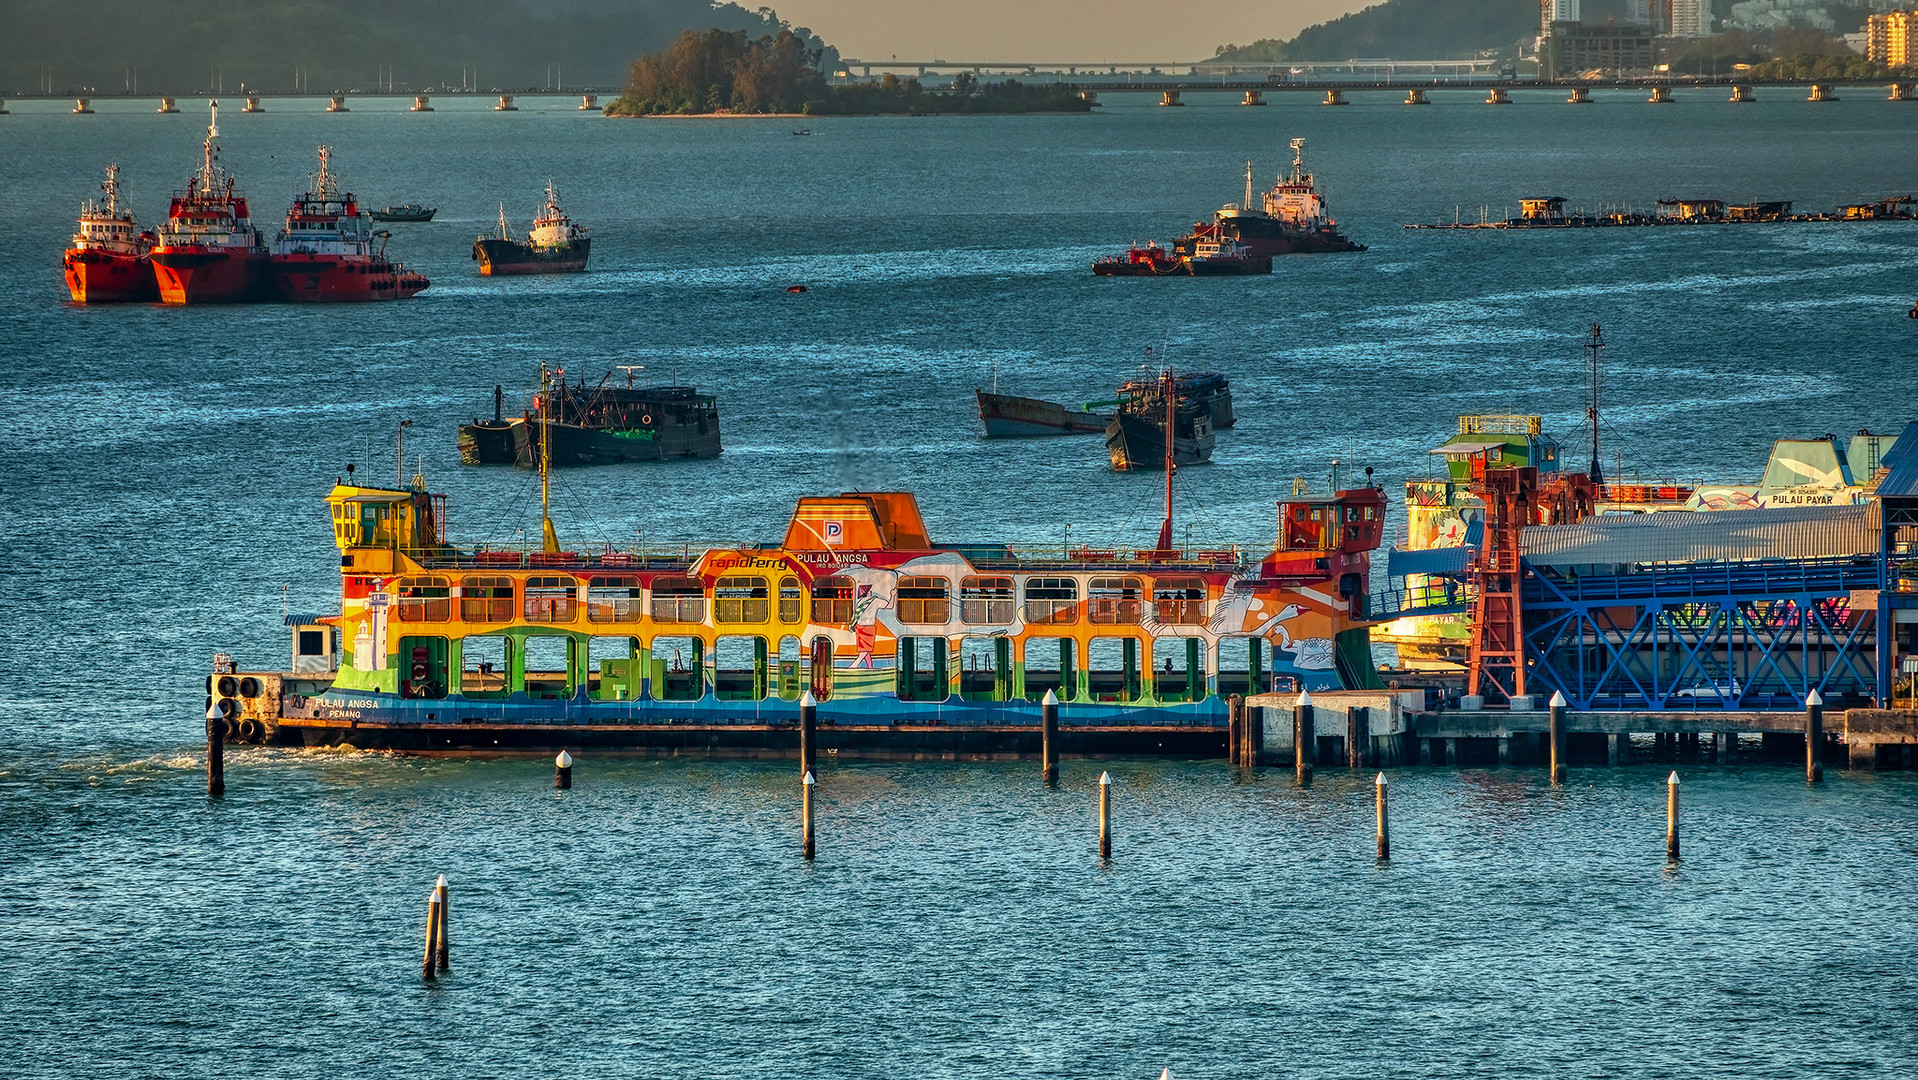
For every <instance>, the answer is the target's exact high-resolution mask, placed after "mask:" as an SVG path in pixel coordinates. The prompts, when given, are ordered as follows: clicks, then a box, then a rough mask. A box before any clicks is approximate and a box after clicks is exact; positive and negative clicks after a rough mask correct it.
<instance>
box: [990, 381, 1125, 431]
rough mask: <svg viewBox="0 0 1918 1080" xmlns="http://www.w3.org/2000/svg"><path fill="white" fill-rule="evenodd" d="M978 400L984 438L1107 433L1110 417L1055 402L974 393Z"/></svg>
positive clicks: (1089, 407)
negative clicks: (983, 426)
mask: <svg viewBox="0 0 1918 1080" xmlns="http://www.w3.org/2000/svg"><path fill="white" fill-rule="evenodd" d="M973 393H974V394H976V395H977V396H978V399H979V422H980V423H982V424H984V425H985V426H986V438H988V439H1006V438H1018V437H1022V436H1027V435H1096V434H1098V433H1100V432H1102V431H1104V430H1105V429H1106V423H1107V422H1108V421H1110V420H1111V419H1112V414H1111V413H1101V412H1093V411H1092V407H1091V406H1090V405H1088V406H1087V407H1086V408H1085V409H1069V408H1067V407H1066V406H1064V405H1061V404H1059V403H1058V402H1056V401H1042V400H1040V399H1038V398H1029V397H1015V396H1013V395H1012V394H995V393H989V392H987V391H985V390H974V391H973Z"/></svg>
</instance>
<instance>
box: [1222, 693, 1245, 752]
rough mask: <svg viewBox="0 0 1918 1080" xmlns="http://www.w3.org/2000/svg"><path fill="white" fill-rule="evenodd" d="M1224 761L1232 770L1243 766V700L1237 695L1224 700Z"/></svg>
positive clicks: (1231, 695)
mask: <svg viewBox="0 0 1918 1080" xmlns="http://www.w3.org/2000/svg"><path fill="white" fill-rule="evenodd" d="M1225 760H1226V761H1227V762H1229V763H1230V764H1231V765H1232V766H1233V767H1234V768H1243V767H1244V766H1245V698H1243V697H1241V696H1240V695H1238V694H1229V695H1227V696H1226V699H1225Z"/></svg>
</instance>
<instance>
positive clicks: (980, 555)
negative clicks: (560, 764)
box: [404, 543, 1256, 573]
mask: <svg viewBox="0 0 1918 1080" xmlns="http://www.w3.org/2000/svg"><path fill="white" fill-rule="evenodd" d="M741 550H752V551H778V550H780V547H779V545H778V544H761V545H751V544H748V545H740V544H736V543H734V544H719V543H712V544H676V545H674V546H673V547H671V548H666V549H660V548H634V549H629V550H611V549H606V550H600V551H562V552H558V553H555V554H549V553H547V552H543V551H534V550H531V549H517V548H476V549H473V550H470V551H453V552H451V553H447V552H445V551H443V550H441V551H426V550H419V549H414V550H408V551H405V552H404V554H406V555H407V556H408V557H410V558H412V559H413V560H414V561H415V562H418V563H419V564H420V565H421V566H422V567H424V568H426V569H428V570H524V569H547V568H551V569H568V568H572V569H579V570H607V571H614V570H618V571H635V572H646V573H651V572H654V571H670V570H680V571H683V570H687V569H689V568H691V567H692V566H694V565H696V564H697V563H698V562H699V560H700V559H701V558H703V557H704V556H705V555H706V554H707V553H708V552H714V551H717V552H725V551H741ZM945 552H951V553H954V554H957V555H960V556H962V557H963V558H965V559H966V561H967V562H969V563H971V564H972V565H973V566H975V567H977V568H979V569H982V570H984V569H992V570H1028V569H1030V570H1087V571H1096V570H1118V569H1125V570H1142V571H1151V572H1156V573H1165V572H1166V571H1187V572H1190V573H1206V572H1210V573H1218V572H1220V571H1234V572H1236V571H1239V570H1242V569H1244V568H1246V567H1247V566H1248V565H1251V563H1249V562H1248V554H1247V552H1246V549H1244V548H1243V547H1241V546H1239V545H1237V544H1232V545H1227V546H1223V547H1218V548H1195V549H1179V550H1173V551H1158V550H1154V549H1151V548H1126V547H1111V548H1095V547H1091V546H1064V545H1056V546H1054V545H1046V546H1030V547H1028V546H1024V545H1010V544H949V545H945V546H942V547H939V548H935V549H933V553H945ZM861 554H862V553H861V552H857V551H848V552H846V553H845V558H846V561H849V562H850V561H856V559H857V558H858V556H859V555H861ZM1253 561H1256V560H1253Z"/></svg>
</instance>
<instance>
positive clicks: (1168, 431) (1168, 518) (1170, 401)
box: [1159, 366, 1178, 552]
mask: <svg viewBox="0 0 1918 1080" xmlns="http://www.w3.org/2000/svg"><path fill="white" fill-rule="evenodd" d="M1177 416H1178V413H1177V404H1176V400H1175V398H1174V396H1173V393H1172V368H1171V367H1170V366H1167V367H1166V369H1165V521H1164V522H1163V523H1162V524H1160V526H1159V551H1161V552H1170V551H1171V550H1172V473H1173V470H1174V469H1176V468H1177V467H1178V466H1177V464H1176V463H1175V461H1174V460H1173V456H1172V440H1173V439H1174V437H1175V436H1176V434H1177V431H1178V428H1177V423H1176V421H1177Z"/></svg>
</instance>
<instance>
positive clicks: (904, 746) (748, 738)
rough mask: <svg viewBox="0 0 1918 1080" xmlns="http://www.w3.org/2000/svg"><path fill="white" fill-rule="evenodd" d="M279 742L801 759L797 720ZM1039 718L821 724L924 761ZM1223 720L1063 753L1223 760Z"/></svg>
mask: <svg viewBox="0 0 1918 1080" xmlns="http://www.w3.org/2000/svg"><path fill="white" fill-rule="evenodd" d="M271 741H272V742H273V743H275V744H277V745H284V746H301V747H307V748H313V749H319V748H331V747H341V746H351V747H353V748H354V749H358V750H389V751H398V752H403V753H416V754H432V753H469V754H474V753H485V754H495V753H545V752H551V751H554V750H559V749H565V748H571V749H588V750H617V751H628V752H638V753H643V754H650V755H657V756H672V757H682V756H693V757H725V758H753V757H773V758H794V757H797V756H798V755H799V729H798V726H797V723H796V721H794V722H791V723H786V724H765V723H757V724H754V723H741V724H673V725H670V726H669V725H666V724H487V723H431V724H379V723H351V722H343V721H311V720H282V721H281V722H280V723H279V724H278V725H277V727H276V728H275V729H274V730H273V733H272V736H271ZM1040 741H1041V738H1040V732H1039V726H1038V722H1037V720H1036V719H1035V720H1034V721H1033V722H1032V723H1030V724H1023V725H1016V726H1015V725H1005V724H997V725H966V726H946V725H914V724H870V723H868V724H851V725H848V724H834V723H830V722H824V721H822V722H821V724H820V726H819V728H818V729H817V746H818V748H819V749H820V750H823V751H825V752H827V753H831V754H836V755H839V756H841V757H856V758H868V759H873V758H876V759H891V760H919V759H927V758H931V759H947V758H1021V757H1037V756H1038V755H1039V753H1040ZM1225 741H1226V730H1225V728H1224V727H1223V726H1222V725H1221V726H1216V727H1213V726H1207V727H1172V726H1165V725H1149V726H1148V725H1120V726H1100V727H1096V728H1095V727H1083V728H1075V727H1067V726H1061V727H1060V729H1059V734H1058V743H1057V746H1058V751H1057V752H1059V753H1062V754H1065V755H1070V756H1074V757H1095V756H1107V755H1111V756H1153V757H1194V758H1216V757H1221V756H1223V755H1224V754H1225Z"/></svg>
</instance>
